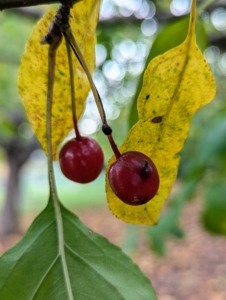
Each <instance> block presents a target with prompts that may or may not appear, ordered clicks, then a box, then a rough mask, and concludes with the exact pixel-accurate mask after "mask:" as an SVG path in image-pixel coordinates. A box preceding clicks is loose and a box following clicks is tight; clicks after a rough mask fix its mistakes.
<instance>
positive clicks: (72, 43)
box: [63, 27, 121, 158]
mask: <svg viewBox="0 0 226 300" xmlns="http://www.w3.org/2000/svg"><path fill="white" fill-rule="evenodd" d="M63 35H64V37H65V40H66V41H67V43H68V44H69V45H70V46H71V48H72V50H73V52H74V54H75V56H76V57H77V59H78V61H79V63H80V64H81V66H82V68H83V70H84V71H85V73H86V76H87V78H88V81H89V83H90V87H91V90H92V92H93V96H94V99H95V101H96V105H97V108H98V111H99V114H100V117H101V120H102V122H103V126H102V131H103V132H104V134H105V135H107V137H108V140H109V142H110V145H111V148H112V150H113V152H114V154H115V156H116V158H119V157H121V153H120V152H119V150H118V147H117V145H116V144H115V141H114V138H113V136H112V135H111V132H112V130H111V127H110V126H109V125H108V123H107V120H106V115H105V111H104V107H103V103H102V101H101V98H100V95H99V93H98V91H97V88H96V86H95V84H94V82H93V79H92V76H91V74H90V71H89V68H88V66H87V64H86V61H85V59H84V57H83V55H82V52H81V50H80V48H79V46H78V44H77V42H76V40H75V37H74V35H73V32H72V30H71V28H70V27H68V28H66V29H65V30H64V31H63Z"/></svg>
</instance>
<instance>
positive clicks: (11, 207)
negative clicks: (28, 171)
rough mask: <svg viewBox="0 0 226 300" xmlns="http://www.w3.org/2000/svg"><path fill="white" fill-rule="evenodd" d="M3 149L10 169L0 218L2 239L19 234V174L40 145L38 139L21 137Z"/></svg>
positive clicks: (9, 142)
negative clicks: (26, 139)
mask: <svg viewBox="0 0 226 300" xmlns="http://www.w3.org/2000/svg"><path fill="white" fill-rule="evenodd" d="M3 147H4V149H5V151H6V156H7V162H8V164H9V168H10V169H9V175H8V182H7V186H6V197H5V201H4V204H3V210H2V213H1V217H0V238H3V237H5V236H7V235H9V234H12V233H18V232H19V226H18V225H19V224H18V203H19V197H20V184H19V175H20V174H19V173H20V170H21V167H22V166H23V165H24V163H25V162H26V161H27V159H28V158H29V156H30V154H31V153H32V151H34V150H35V149H37V148H39V143H38V142H37V139H36V137H33V138H31V139H30V140H29V142H28V141H27V142H25V141H24V140H23V139H22V138H21V137H15V138H14V139H11V140H10V141H8V142H7V143H5V144H4V145H3Z"/></svg>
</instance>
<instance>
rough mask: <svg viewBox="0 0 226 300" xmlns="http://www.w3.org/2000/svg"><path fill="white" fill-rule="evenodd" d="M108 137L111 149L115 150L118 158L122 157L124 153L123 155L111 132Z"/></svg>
mask: <svg viewBox="0 0 226 300" xmlns="http://www.w3.org/2000/svg"><path fill="white" fill-rule="evenodd" d="M107 137H108V140H109V143H110V145H111V149H112V150H113V152H114V154H115V157H116V159H118V158H119V157H121V156H122V155H121V153H120V152H119V150H118V147H117V145H116V144H115V141H114V139H113V136H112V135H111V134H109V135H108V136H107Z"/></svg>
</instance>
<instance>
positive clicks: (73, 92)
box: [65, 39, 82, 141]
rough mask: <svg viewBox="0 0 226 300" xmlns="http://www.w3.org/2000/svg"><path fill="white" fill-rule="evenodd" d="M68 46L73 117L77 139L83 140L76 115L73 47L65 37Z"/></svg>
mask: <svg viewBox="0 0 226 300" xmlns="http://www.w3.org/2000/svg"><path fill="white" fill-rule="evenodd" d="M65 42H66V46H67V55H68V64H69V70H70V82H71V108H72V117H73V123H74V129H75V134H76V140H77V141H82V138H81V135H80V132H79V129H78V120H77V116H76V106H75V84H74V83H75V81H74V71H73V61H72V56H71V48H70V44H69V42H68V40H67V39H65Z"/></svg>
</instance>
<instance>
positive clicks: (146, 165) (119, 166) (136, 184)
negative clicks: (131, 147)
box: [108, 151, 159, 206]
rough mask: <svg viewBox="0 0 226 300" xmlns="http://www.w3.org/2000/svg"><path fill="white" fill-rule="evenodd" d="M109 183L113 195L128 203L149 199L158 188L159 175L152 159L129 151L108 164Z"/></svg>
mask: <svg viewBox="0 0 226 300" xmlns="http://www.w3.org/2000/svg"><path fill="white" fill-rule="evenodd" d="M108 179H109V184H110V186H111V188H112V190H113V192H114V193H115V195H116V196H117V197H118V198H119V199H120V200H122V201H123V202H124V203H126V204H129V205H134V206H135V205H142V204H145V203H147V202H148V201H150V200H151V199H152V198H153V197H154V196H155V195H156V193H157V191H158V188H159V175H158V171H157V169H156V166H155V165H154V163H153V161H152V160H151V159H150V158H149V157H148V156H146V155H145V154H143V153H141V152H137V151H130V152H126V153H124V154H122V155H121V156H120V157H118V158H117V160H116V161H115V162H114V163H113V164H112V165H111V166H110V169H109V171H108Z"/></svg>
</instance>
